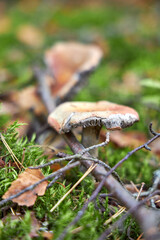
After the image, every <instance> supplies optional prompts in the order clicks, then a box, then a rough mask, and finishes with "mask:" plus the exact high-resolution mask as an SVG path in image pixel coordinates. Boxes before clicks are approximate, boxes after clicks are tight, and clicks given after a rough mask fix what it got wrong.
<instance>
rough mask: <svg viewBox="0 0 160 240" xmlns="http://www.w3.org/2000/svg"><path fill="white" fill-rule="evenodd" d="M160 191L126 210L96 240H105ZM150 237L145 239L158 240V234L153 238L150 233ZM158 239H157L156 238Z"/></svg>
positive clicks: (159, 236)
mask: <svg viewBox="0 0 160 240" xmlns="http://www.w3.org/2000/svg"><path fill="white" fill-rule="evenodd" d="M159 194H160V191H159V190H157V191H155V192H153V193H151V194H150V195H149V196H148V197H146V198H145V199H143V200H142V201H140V202H138V203H137V205H136V206H135V207H132V208H130V209H129V210H128V212H127V213H125V214H124V215H123V216H122V217H121V218H120V219H119V220H118V221H116V222H115V223H114V224H112V226H111V227H109V228H107V229H106V231H105V232H103V233H102V235H101V236H100V237H99V238H98V240H104V239H107V238H108V236H109V235H110V234H111V233H112V232H113V231H114V230H115V229H116V228H118V227H119V226H120V225H122V224H123V222H124V221H125V219H126V218H127V217H128V216H129V215H130V214H132V213H133V212H134V211H137V210H138V208H139V207H140V206H142V205H143V204H145V203H146V202H147V201H148V200H150V199H151V198H152V197H153V196H155V195H159ZM157 220H158V219H157ZM150 234H151V235H148V236H147V238H146V239H148V240H151V239H152V240H153V239H160V232H158V233H157V231H156V235H155V236H154V233H153V232H151V233H150ZM157 237H158V238H157Z"/></svg>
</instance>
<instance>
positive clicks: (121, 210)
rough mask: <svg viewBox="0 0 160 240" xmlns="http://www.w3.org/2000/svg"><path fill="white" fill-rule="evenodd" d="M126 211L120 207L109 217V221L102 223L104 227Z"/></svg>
mask: <svg viewBox="0 0 160 240" xmlns="http://www.w3.org/2000/svg"><path fill="white" fill-rule="evenodd" d="M125 210H126V208H125V207H121V208H120V209H119V210H118V212H116V213H115V214H114V215H113V216H111V217H110V218H109V219H107V220H106V221H105V222H104V225H107V224H109V223H110V222H112V220H113V219H115V218H117V217H118V216H119V215H120V214H121V213H123V212H124V211H125Z"/></svg>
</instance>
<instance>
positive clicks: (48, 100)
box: [34, 67, 56, 113]
mask: <svg viewBox="0 0 160 240" xmlns="http://www.w3.org/2000/svg"><path fill="white" fill-rule="evenodd" d="M34 73H35V75H36V77H37V80H38V82H39V93H40V95H41V97H42V100H43V102H44V104H45V106H46V108H47V111H48V112H49V113H51V112H52V111H53V110H54V109H55V107H56V100H55V99H54V98H53V97H52V95H51V92H50V89H49V87H48V85H47V83H46V72H45V71H42V70H41V69H40V68H38V67H34Z"/></svg>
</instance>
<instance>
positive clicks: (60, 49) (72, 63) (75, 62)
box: [45, 42, 103, 81]
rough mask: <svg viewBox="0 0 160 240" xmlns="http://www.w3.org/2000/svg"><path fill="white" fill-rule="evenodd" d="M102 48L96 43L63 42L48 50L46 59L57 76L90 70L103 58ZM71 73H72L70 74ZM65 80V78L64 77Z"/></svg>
mask: <svg viewBox="0 0 160 240" xmlns="http://www.w3.org/2000/svg"><path fill="white" fill-rule="evenodd" d="M102 55H103V53H102V50H101V49H100V48H99V47H98V46H95V45H92V44H90V45H86V44H82V43H76V42H67V43H65V42H61V43H57V44H56V45H54V46H53V47H52V48H51V49H50V50H48V51H46V54H45V61H46V63H47V65H48V66H49V68H50V70H51V71H53V73H54V75H55V78H56V79H58V78H59V77H61V74H63V75H64V78H65V77H66V78H67V77H69V76H66V70H67V72H68V75H72V74H74V73H76V72H83V71H88V70H90V69H91V68H94V67H96V66H97V64H98V63H99V61H100V60H101V58H102ZM69 73H70V74H69ZM63 81H65V79H63Z"/></svg>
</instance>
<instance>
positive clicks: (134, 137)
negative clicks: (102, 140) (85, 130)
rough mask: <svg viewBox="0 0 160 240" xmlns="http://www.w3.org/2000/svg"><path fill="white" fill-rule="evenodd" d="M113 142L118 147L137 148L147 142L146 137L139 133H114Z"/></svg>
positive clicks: (112, 134) (111, 137)
mask: <svg viewBox="0 0 160 240" xmlns="http://www.w3.org/2000/svg"><path fill="white" fill-rule="evenodd" d="M110 140H111V142H113V143H115V144H116V145H117V146H118V147H122V148H123V147H133V148H136V147H138V146H140V145H141V144H144V143H145V142H146V141H147V138H146V135H145V134H144V133H141V132H138V131H130V132H122V131H112V132H111V134H110Z"/></svg>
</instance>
